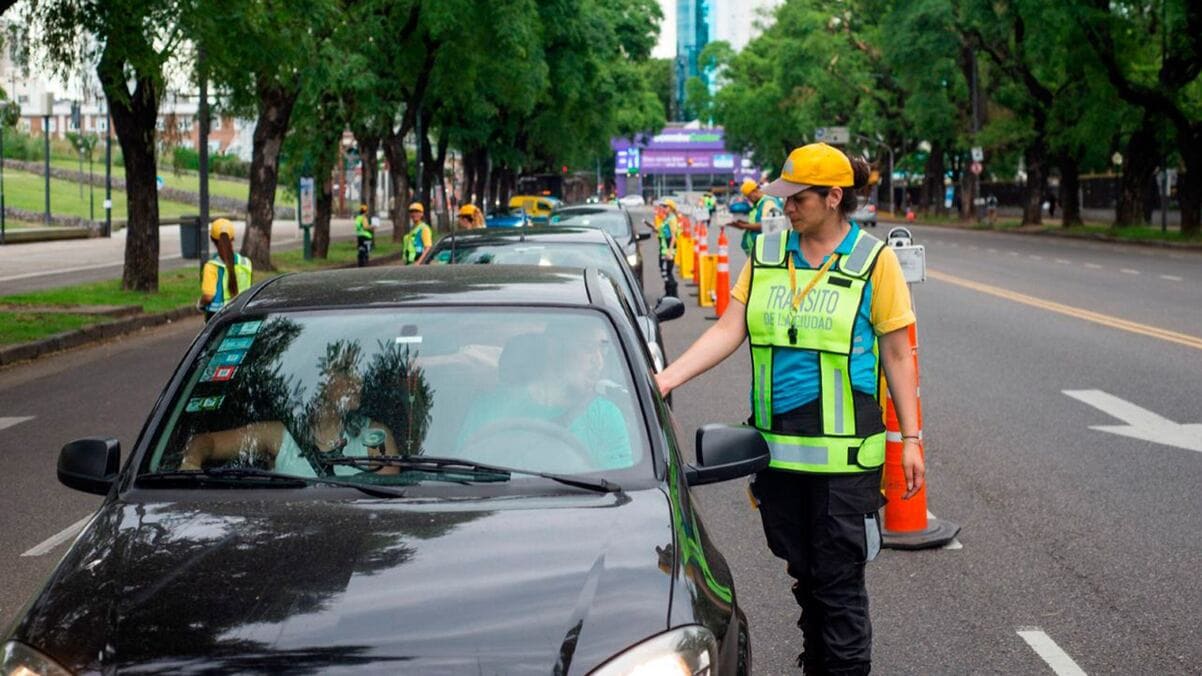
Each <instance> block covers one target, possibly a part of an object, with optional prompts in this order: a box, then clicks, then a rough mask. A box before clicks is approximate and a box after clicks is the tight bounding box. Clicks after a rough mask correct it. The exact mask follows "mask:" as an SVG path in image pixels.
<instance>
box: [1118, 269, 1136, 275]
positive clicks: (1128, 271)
mask: <svg viewBox="0 0 1202 676" xmlns="http://www.w3.org/2000/svg"><path fill="white" fill-rule="evenodd" d="M1119 272H1121V273H1123V274H1124V275H1138V274H1139V270H1132V269H1131V268H1123V269H1121V270H1119Z"/></svg>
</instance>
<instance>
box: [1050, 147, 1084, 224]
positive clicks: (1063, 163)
mask: <svg viewBox="0 0 1202 676" xmlns="http://www.w3.org/2000/svg"><path fill="white" fill-rule="evenodd" d="M1056 164H1057V165H1058V166H1059V167H1060V218H1061V219H1063V223H1062V225H1063V227H1066V228H1071V227H1073V226H1075V225H1082V224H1083V223H1082V221H1081V167H1080V165H1079V164H1078V163H1077V158H1076V157H1073V156H1072V155H1070V154H1069V153H1061V154H1060V157H1059V159H1058V160H1057V161H1056Z"/></svg>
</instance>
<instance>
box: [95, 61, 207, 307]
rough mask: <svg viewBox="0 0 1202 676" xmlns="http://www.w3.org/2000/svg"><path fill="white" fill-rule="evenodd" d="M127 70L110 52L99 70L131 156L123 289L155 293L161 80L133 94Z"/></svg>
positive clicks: (149, 77) (144, 77) (150, 79)
mask: <svg viewBox="0 0 1202 676" xmlns="http://www.w3.org/2000/svg"><path fill="white" fill-rule="evenodd" d="M125 66H126V64H125V63H123V62H121V61H119V60H118V59H116V57H113V56H111V55H110V54H109V52H108V50H105V52H104V54H102V55H101V59H100V63H99V64H98V66H97V68H96V71H97V75H98V77H99V78H100V82H101V85H102V86H103V87H104V92H105V96H106V98H107V99H108V101H109V110H110V111H111V113H112V119H113V128H114V129H115V130H116V132H117V141H118V142H119V143H120V144H121V152H122V154H123V155H124V157H125V193H126V204H127V210H128V216H129V220H128V222H127V224H126V237H125V267H124V270H123V271H122V274H121V288H122V289H125V290H127V291H148V292H154V291H158V289H159V197H158V185H157V182H156V176H157V173H158V168H157V166H156V161H155V123H156V122H157V121H158V107H159V93H158V92H157V91H156V88H155V82H156V81H158V79H159V78H158V77H156V76H155V75H153V74H145V73H144V74H140V75H138V76H137V77H136V79H135V80H134V91H133V94H132V95H131V94H130V93H129V87H128V85H127V78H126V75H125ZM205 234H207V233H205ZM202 236H203V235H202Z"/></svg>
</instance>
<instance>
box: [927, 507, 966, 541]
mask: <svg viewBox="0 0 1202 676" xmlns="http://www.w3.org/2000/svg"><path fill="white" fill-rule="evenodd" d="M927 518H928V519H934V518H936V516H935V515H934V514H932V513H931V510H929V509H928V510H927ZM940 549H953V550H954V549H964V545H962V544H960V538H952V541H951V542H949V543H947V544H946V545H943V546H942V547H940Z"/></svg>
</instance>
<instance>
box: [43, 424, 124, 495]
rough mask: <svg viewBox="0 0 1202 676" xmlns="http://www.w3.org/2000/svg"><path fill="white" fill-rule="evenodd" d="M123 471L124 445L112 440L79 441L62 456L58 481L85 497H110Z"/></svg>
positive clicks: (73, 442) (60, 454)
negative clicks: (122, 456) (118, 472)
mask: <svg viewBox="0 0 1202 676" xmlns="http://www.w3.org/2000/svg"><path fill="white" fill-rule="evenodd" d="M120 468H121V442H119V441H117V440H116V439H113V438H112V437H109V438H108V439H100V438H97V437H89V438H87V439H76V440H75V441H72V442H71V443H69V444H67V445H66V446H63V450H61V451H59V454H58V480H59V481H60V482H61V483H62V484H63V485H64V486H66V487H68V488H74V489H75V490H77V491H83V492H84V493H95V494H96V495H107V494H108V492H109V489H110V488H112V487H113V482H114V481H115V480H116V479H117V471H118V470H120Z"/></svg>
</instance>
